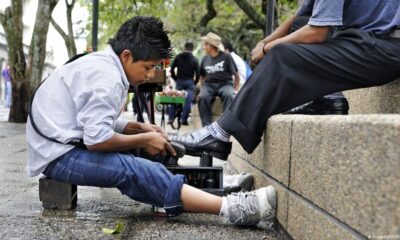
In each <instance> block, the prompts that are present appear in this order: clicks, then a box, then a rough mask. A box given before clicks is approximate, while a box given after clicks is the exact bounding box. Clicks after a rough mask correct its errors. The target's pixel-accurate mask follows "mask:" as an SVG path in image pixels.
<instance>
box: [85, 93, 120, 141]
mask: <svg viewBox="0 0 400 240" xmlns="http://www.w3.org/2000/svg"><path fill="white" fill-rule="evenodd" d="M122 101H123V92H122V88H121V87H118V86H114V87H112V88H109V87H107V86H104V87H94V88H93V89H88V90H87V91H82V93H81V94H80V96H79V99H78V102H80V103H82V104H80V110H79V111H78V115H77V124H78V127H80V128H82V129H83V141H84V143H85V144H86V145H94V144H98V143H102V142H104V141H107V140H108V139H110V138H111V137H112V136H113V134H114V130H115V131H117V132H118V131H119V129H120V128H122V126H123V124H124V123H123V122H122V121H121V122H119V121H117V116H118V115H119V111H120V109H121V106H122ZM123 127H125V126H123Z"/></svg>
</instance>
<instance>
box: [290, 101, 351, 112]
mask: <svg viewBox="0 0 400 240" xmlns="http://www.w3.org/2000/svg"><path fill="white" fill-rule="evenodd" d="M348 113H349V103H348V102H347V99H346V98H326V97H322V98H319V99H317V100H314V101H311V102H308V103H305V104H303V105H300V106H298V107H295V108H293V109H291V110H289V111H287V112H285V114H307V115H330V114H336V115H347V114H348Z"/></svg>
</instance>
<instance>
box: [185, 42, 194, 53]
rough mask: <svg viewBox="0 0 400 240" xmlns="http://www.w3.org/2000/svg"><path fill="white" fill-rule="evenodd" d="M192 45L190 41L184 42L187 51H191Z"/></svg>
mask: <svg viewBox="0 0 400 240" xmlns="http://www.w3.org/2000/svg"><path fill="white" fill-rule="evenodd" d="M193 48H194V45H193V43H192V42H186V43H185V50H187V51H193Z"/></svg>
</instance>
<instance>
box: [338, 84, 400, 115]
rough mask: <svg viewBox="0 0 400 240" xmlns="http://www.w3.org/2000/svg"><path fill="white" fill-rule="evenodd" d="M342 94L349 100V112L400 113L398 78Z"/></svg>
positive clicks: (399, 85)
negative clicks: (387, 82) (381, 84)
mask: <svg viewBox="0 0 400 240" xmlns="http://www.w3.org/2000/svg"><path fill="white" fill-rule="evenodd" d="M344 94H345V96H346V97H347V99H348V100H349V104H350V114H371V113H400V79H398V80H396V81H394V82H391V83H389V84H386V85H383V86H379V87H371V88H363V89H357V90H351V91H346V92H344ZM366 103H367V104H366Z"/></svg>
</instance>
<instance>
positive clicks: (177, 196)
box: [164, 174, 187, 217]
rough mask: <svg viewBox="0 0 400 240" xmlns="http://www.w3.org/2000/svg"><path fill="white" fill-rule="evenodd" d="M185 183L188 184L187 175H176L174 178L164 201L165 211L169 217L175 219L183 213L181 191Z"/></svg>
mask: <svg viewBox="0 0 400 240" xmlns="http://www.w3.org/2000/svg"><path fill="white" fill-rule="evenodd" d="M184 183H187V180H186V177H185V175H182V174H176V175H174V176H173V177H172V179H171V183H170V185H169V187H168V191H167V194H166V196H165V199H164V209H165V212H166V213H167V216H168V217H175V216H178V215H179V214H181V213H183V203H182V200H181V191H182V186H183V184H184Z"/></svg>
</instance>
